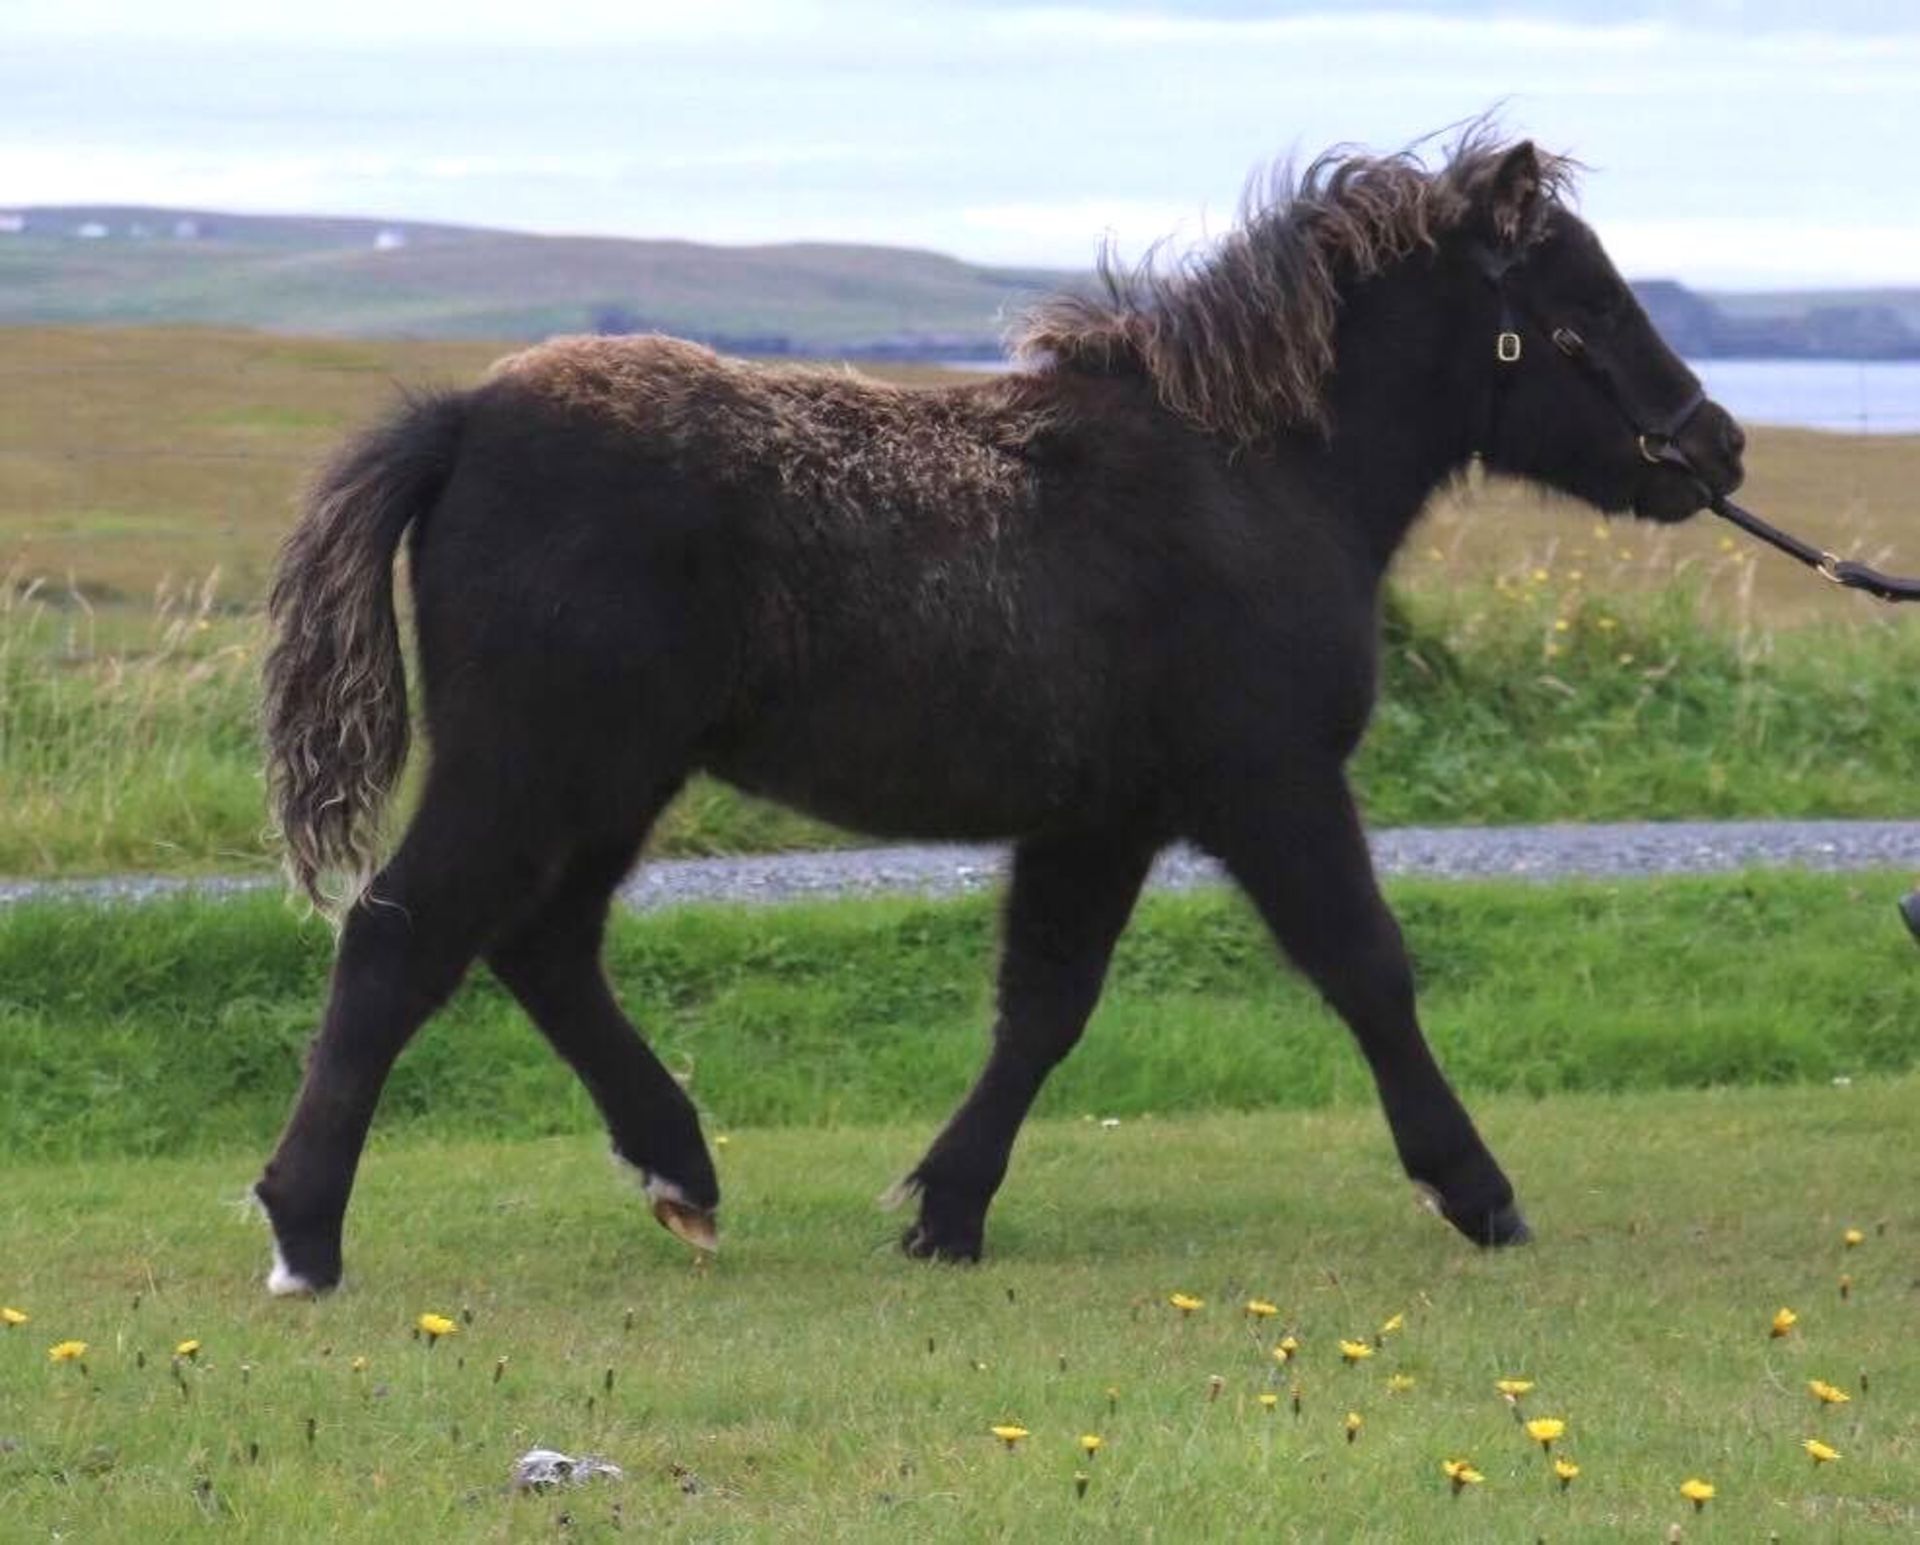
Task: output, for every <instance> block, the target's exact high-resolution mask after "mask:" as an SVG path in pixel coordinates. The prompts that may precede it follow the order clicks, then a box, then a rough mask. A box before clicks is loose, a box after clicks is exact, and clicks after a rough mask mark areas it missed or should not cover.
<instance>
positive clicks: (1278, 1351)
mask: <svg viewBox="0 0 1920 1545" xmlns="http://www.w3.org/2000/svg"><path fill="white" fill-rule="evenodd" d="M1299 1350H1300V1338H1299V1337H1298V1336H1282V1337H1281V1338H1280V1343H1279V1345H1277V1346H1276V1347H1275V1348H1274V1349H1273V1360H1274V1361H1275V1362H1277V1363H1290V1362H1292V1361H1293V1354H1294V1353H1295V1352H1298V1351H1299Z"/></svg>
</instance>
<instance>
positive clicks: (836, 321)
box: [0, 206, 1071, 358]
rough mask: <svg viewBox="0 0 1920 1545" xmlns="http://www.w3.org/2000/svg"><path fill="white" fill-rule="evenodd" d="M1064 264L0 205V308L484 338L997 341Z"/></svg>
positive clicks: (855, 350) (906, 350)
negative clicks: (648, 334)
mask: <svg viewBox="0 0 1920 1545" xmlns="http://www.w3.org/2000/svg"><path fill="white" fill-rule="evenodd" d="M9 226H17V227H18V228H15V229H8V227H9ZM1070 277H1071V276H1068V275H1064V274H1053V273H1046V272H1022V271H1017V270H1010V269H995V268H978V267H974V266H972V265H969V264H966V263H962V262H959V261H958V260H956V259H954V258H949V257H943V256H941V255H939V254H937V253H932V252H916V251H910V250H906V249H901V248H891V247H861V246H838V245H830V244H825V243H792V244H786V245H778V246H761V247H713V246H701V245H699V244H697V243H694V242H683V241H627V240H618V239H612V238H597V237H566V236H526V235H520V234H516V233H512V232H506V231H489V230H474V229H466V228H462V227H457V226H436V225H417V224H412V223H408V222H402V221H374V220H333V219H305V218H279V217H268V216H242V215H225V214H217V213H211V212H206V211H193V210H171V209H131V208H101V207H95V206H87V207H73V208H33V209H24V210H16V211H12V212H10V213H0V324H22V323H40V324H46V323H87V322H100V323H105V322H117V323H199V324H204V325H212V326H233V327H254V328H265V329H270V330H274V331H284V332H300V333H330V334H340V335H348V336H359V337H415V338H489V339H520V338H538V337H545V336H547V335H549V334H552V333H558V332H596V331H597V332H635V331H643V330H647V329H653V328H658V329H662V330H664V331H668V332H673V333H678V334H680V335H682V336H685V337H694V338H700V339H704V340H707V341H709V342H712V343H714V344H716V345H718V346H721V347H725V348H730V349H734V350H738V351H741V352H749V353H757V354H783V353H792V354H807V355H817V354H832V355H848V354H858V355H863V356H869V357H887V356H901V357H913V358H930V357H939V358H968V357H982V358H992V357H995V356H996V355H997V354H998V353H999V338H1000V332H1001V328H1002V326H1003V323H1004V318H1005V316H1006V315H1007V314H1009V313H1010V312H1012V311H1014V310H1017V309H1018V308H1019V306H1020V305H1021V304H1022V303H1023V302H1025V301H1026V300H1028V299H1030V298H1032V297H1033V296H1034V295H1036V294H1039V293H1042V292H1044V291H1047V290H1050V289H1053V288H1055V287H1057V286H1058V285H1059V284H1061V283H1063V282H1067V281H1068V280H1069V279H1070Z"/></svg>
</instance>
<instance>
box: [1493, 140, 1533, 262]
mask: <svg viewBox="0 0 1920 1545" xmlns="http://www.w3.org/2000/svg"><path fill="white" fill-rule="evenodd" d="M1544 181H1545V179H1544V178H1542V176H1541V175H1540V156H1539V153H1538V152H1537V151H1536V150H1535V149H1534V148H1533V141H1532V140H1530V139H1523V140H1522V141H1520V143H1519V144H1517V145H1515V146H1514V147H1513V148H1512V149H1511V150H1509V151H1508V152H1507V153H1506V154H1505V155H1503V156H1502V157H1501V158H1500V164H1499V165H1498V166H1496V167H1495V168H1494V169H1493V178H1492V181H1491V182H1489V183H1488V185H1487V218H1488V219H1489V220H1490V221H1491V222H1492V224H1493V233H1494V235H1495V236H1497V237H1499V238H1500V240H1501V241H1503V242H1513V241H1518V240H1519V239H1520V237H1521V234H1522V233H1523V232H1526V231H1530V230H1532V229H1533V225H1534V220H1535V219H1536V217H1537V216H1538V215H1539V212H1540V198H1541V187H1542V184H1543V182H1544Z"/></svg>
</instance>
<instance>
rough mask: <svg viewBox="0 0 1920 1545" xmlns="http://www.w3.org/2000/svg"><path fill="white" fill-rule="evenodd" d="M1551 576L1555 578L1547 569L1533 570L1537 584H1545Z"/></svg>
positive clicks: (1534, 580)
mask: <svg viewBox="0 0 1920 1545" xmlns="http://www.w3.org/2000/svg"><path fill="white" fill-rule="evenodd" d="M1551 578H1553V576H1552V575H1551V574H1550V573H1548V572H1547V570H1545V569H1535V570H1534V571H1533V582H1534V583H1535V584H1536V585H1544V584H1545V583H1546V582H1547V581H1548V580H1550V579H1551Z"/></svg>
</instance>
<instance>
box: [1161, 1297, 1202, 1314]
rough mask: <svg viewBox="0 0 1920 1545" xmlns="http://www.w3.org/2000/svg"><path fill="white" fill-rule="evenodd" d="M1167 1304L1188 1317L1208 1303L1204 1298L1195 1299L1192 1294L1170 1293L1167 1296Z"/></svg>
mask: <svg viewBox="0 0 1920 1545" xmlns="http://www.w3.org/2000/svg"><path fill="white" fill-rule="evenodd" d="M1167 1302H1168V1303H1170V1304H1172V1305H1173V1307H1174V1308H1176V1309H1178V1310H1179V1311H1180V1312H1181V1314H1183V1315H1187V1314H1192V1313H1193V1311H1194V1310H1196V1309H1200V1308H1204V1307H1205V1306H1206V1302H1207V1301H1206V1300H1205V1299H1204V1298H1195V1297H1194V1296H1193V1294H1191V1293H1170V1294H1168V1295H1167Z"/></svg>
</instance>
